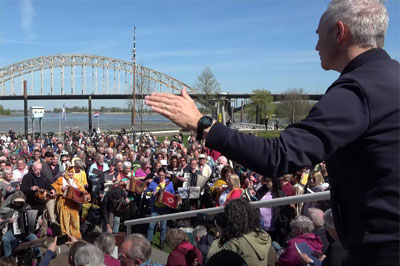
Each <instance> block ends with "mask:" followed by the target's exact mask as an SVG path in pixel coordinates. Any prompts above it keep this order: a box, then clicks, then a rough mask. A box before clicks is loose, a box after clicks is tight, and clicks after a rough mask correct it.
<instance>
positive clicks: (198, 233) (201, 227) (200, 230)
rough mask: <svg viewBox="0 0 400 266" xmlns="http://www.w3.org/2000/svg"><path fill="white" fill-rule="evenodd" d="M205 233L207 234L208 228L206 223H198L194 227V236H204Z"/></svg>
mask: <svg viewBox="0 0 400 266" xmlns="http://www.w3.org/2000/svg"><path fill="white" fill-rule="evenodd" d="M205 235H207V228H206V227H205V226H204V225H198V226H196V227H195V228H194V229H193V236H199V237H200V238H202V237H203V236H205Z"/></svg>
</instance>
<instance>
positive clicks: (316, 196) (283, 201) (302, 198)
mask: <svg viewBox="0 0 400 266" xmlns="http://www.w3.org/2000/svg"><path fill="white" fill-rule="evenodd" d="M329 199H330V192H329V191H324V192H319V193H313V194H303V195H297V196H290V197H283V198H276V199H271V200H263V201H256V202H251V203H250V204H251V206H252V207H253V208H257V209H258V208H265V207H273V206H279V205H287V204H293V203H298V202H310V201H321V200H329ZM223 211H224V207H215V208H207V209H200V210H193V211H187V212H179V213H171V214H165V215H159V216H153V217H146V218H140V219H135V220H129V221H125V226H126V227H127V235H130V234H131V226H132V225H138V224H146V223H150V222H158V221H165V220H174V219H183V218H189V217H195V216H197V214H198V213H201V214H208V215H210V214H217V213H220V212H223Z"/></svg>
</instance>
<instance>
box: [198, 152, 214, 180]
mask: <svg viewBox="0 0 400 266" xmlns="http://www.w3.org/2000/svg"><path fill="white" fill-rule="evenodd" d="M199 170H200V171H201V174H202V175H203V176H205V177H207V178H210V176H211V174H212V170H211V167H210V166H209V165H208V164H207V156H206V155H205V154H203V153H202V154H200V155H199Z"/></svg>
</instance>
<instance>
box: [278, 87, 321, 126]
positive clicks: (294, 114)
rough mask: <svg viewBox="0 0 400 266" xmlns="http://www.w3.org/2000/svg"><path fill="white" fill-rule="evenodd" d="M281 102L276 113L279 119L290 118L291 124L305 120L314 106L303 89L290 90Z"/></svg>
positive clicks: (284, 94) (280, 99) (281, 98)
mask: <svg viewBox="0 0 400 266" xmlns="http://www.w3.org/2000/svg"><path fill="white" fill-rule="evenodd" d="M279 101H280V103H279V104H278V106H277V109H276V113H277V115H278V117H287V118H289V124H293V123H295V122H298V121H300V120H302V119H304V118H305V117H306V116H307V115H308V113H309V112H310V110H311V108H312V106H313V103H311V102H310V100H309V97H308V95H307V94H305V92H304V90H303V89H288V90H286V91H285V92H284V93H283V94H282V96H281V97H280V98H279Z"/></svg>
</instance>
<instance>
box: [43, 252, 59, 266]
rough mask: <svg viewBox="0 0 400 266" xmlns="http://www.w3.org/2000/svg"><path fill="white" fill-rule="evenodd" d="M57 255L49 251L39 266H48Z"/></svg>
mask: <svg viewBox="0 0 400 266" xmlns="http://www.w3.org/2000/svg"><path fill="white" fill-rule="evenodd" d="M55 255H56V254H55V253H54V252H53V251H51V250H49V249H48V250H47V251H46V253H44V256H43V258H42V261H41V262H40V264H39V266H48V265H49V264H50V261H51V259H52V258H53V257H55Z"/></svg>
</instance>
